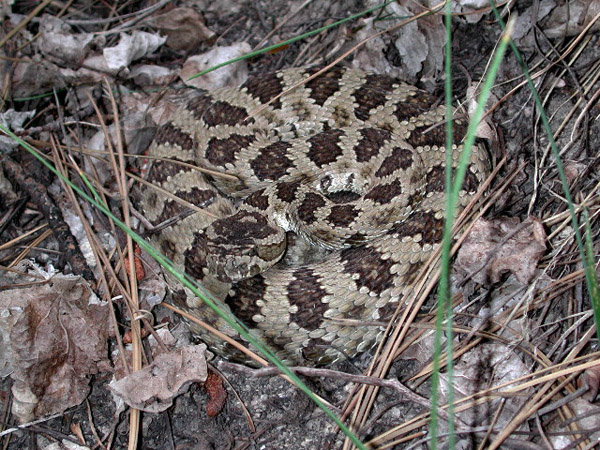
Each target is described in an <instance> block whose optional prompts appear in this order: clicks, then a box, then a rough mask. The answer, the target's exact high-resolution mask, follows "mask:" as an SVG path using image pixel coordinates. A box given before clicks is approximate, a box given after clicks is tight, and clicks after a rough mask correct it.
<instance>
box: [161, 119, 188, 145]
mask: <svg viewBox="0 0 600 450" xmlns="http://www.w3.org/2000/svg"><path fill="white" fill-rule="evenodd" d="M154 143H155V144H157V145H163V144H169V145H170V146H176V145H177V146H179V147H181V148H182V149H183V150H191V149H192V148H194V141H193V140H192V138H191V137H190V135H189V134H186V133H184V132H183V131H181V130H180V129H179V128H176V127H175V126H174V125H173V124H172V123H171V122H169V123H167V124H165V125H163V126H162V127H160V130H158V133H156V137H155V138H154Z"/></svg>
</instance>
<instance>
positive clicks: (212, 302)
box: [0, 125, 366, 450]
mask: <svg viewBox="0 0 600 450" xmlns="http://www.w3.org/2000/svg"><path fill="white" fill-rule="evenodd" d="M0 131H2V132H4V133H5V134H6V135H7V136H9V137H10V138H11V139H13V140H14V141H15V142H17V143H18V144H19V145H21V147H23V148H24V149H26V150H27V151H28V152H30V153H31V154H32V155H33V156H34V157H36V158H37V159H38V160H39V161H40V162H41V163H42V164H44V166H46V167H47V168H48V169H49V170H50V171H52V172H53V173H54V174H55V175H56V176H57V177H59V178H60V179H61V180H62V181H63V182H64V183H66V184H68V185H69V186H70V187H71V189H73V191H75V192H76V193H77V194H78V195H79V196H80V197H81V198H83V199H84V200H85V201H87V202H89V203H90V204H92V205H94V206H95V207H96V208H98V209H99V210H100V211H101V212H102V213H104V214H105V215H106V216H107V217H108V218H110V219H111V220H112V221H113V222H114V224H115V225H117V226H118V227H119V228H120V229H121V230H123V231H124V232H126V233H127V234H128V235H129V236H130V237H131V239H133V240H134V241H135V242H136V243H137V244H138V245H139V246H140V247H141V248H142V249H143V250H145V251H146V252H148V253H149V254H150V255H152V257H154V258H155V259H156V261H157V262H158V263H159V264H160V265H161V266H163V268H164V269H165V270H166V271H168V272H169V273H170V274H171V275H172V276H173V277H174V278H176V279H177V280H178V281H179V282H181V283H182V284H184V285H185V286H186V287H188V288H189V289H190V290H191V291H192V292H193V293H194V295H196V296H197V297H198V298H200V299H201V300H202V301H203V302H204V303H205V304H206V305H207V306H208V307H210V308H211V309H212V310H213V311H214V312H215V313H216V314H218V315H219V316H220V317H221V318H223V319H224V320H226V321H227V322H228V323H229V324H230V325H231V326H232V327H234V328H235V329H236V330H237V331H238V332H239V333H240V335H242V336H243V337H244V338H245V339H246V340H248V342H250V343H251V344H252V345H253V346H254V347H256V348H257V349H258V350H259V351H260V352H261V353H262V354H263V355H264V356H265V358H267V359H268V360H269V361H270V362H271V363H273V365H275V366H276V367H277V368H278V369H279V370H281V372H283V373H284V374H285V375H287V376H288V377H289V378H290V380H292V381H293V382H294V384H295V385H296V386H297V387H298V388H299V389H300V390H301V391H302V392H304V393H305V394H306V395H307V396H309V397H310V399H311V400H312V401H313V402H314V403H315V404H317V406H319V407H320V408H321V409H322V410H323V411H324V412H325V414H327V415H328V416H329V417H330V418H331V419H332V420H333V421H334V422H335V423H336V424H337V426H338V427H339V428H340V429H341V430H342V431H343V432H344V434H346V436H348V438H349V439H350V440H351V441H352V443H353V444H354V445H356V447H357V448H359V449H361V450H366V447H365V446H364V444H363V443H362V442H360V440H359V439H358V438H357V437H356V436H355V435H354V433H352V431H350V429H349V428H348V427H347V426H346V425H345V424H344V423H343V422H342V421H341V420H340V419H339V418H338V417H337V416H336V415H335V414H334V413H333V412H332V411H331V410H329V408H327V407H326V406H325V404H324V403H323V402H322V401H321V400H320V399H319V398H317V397H316V396H315V395H314V394H313V393H312V392H311V390H310V389H309V388H308V386H306V385H305V384H304V383H303V382H302V381H301V380H300V378H298V376H296V374H295V373H294V372H292V371H291V370H290V369H288V368H287V367H286V366H285V364H283V363H282V362H281V361H280V360H279V359H278V358H277V357H276V356H275V355H274V353H273V352H272V351H271V350H270V349H269V348H268V347H267V346H266V345H264V344H263V343H262V342H260V341H258V340H257V339H256V338H254V337H253V336H252V335H251V334H249V333H248V331H247V328H246V327H245V326H243V324H241V323H240V322H239V321H238V320H237V319H236V318H235V317H234V316H232V315H229V314H226V313H225V312H224V311H223V310H221V309H220V308H219V307H218V306H217V301H216V299H214V298H213V297H212V296H211V295H210V293H208V292H202V291H200V290H199V289H198V288H197V285H196V283H190V281H189V279H188V277H187V276H186V275H185V274H182V273H181V272H180V271H179V270H178V269H177V268H176V267H174V266H173V264H172V263H171V261H169V260H168V259H167V258H165V257H164V256H163V255H162V254H161V253H160V252H158V251H157V250H156V249H155V248H154V247H152V245H150V244H149V243H148V242H146V241H145V240H144V239H143V238H142V237H141V236H140V235H138V234H137V233H135V232H133V231H132V230H131V229H130V228H128V227H127V225H125V223H124V222H122V221H120V220H119V219H117V217H115V216H114V215H113V214H112V213H111V212H110V210H109V209H108V208H107V207H106V206H105V205H103V204H101V203H99V202H97V201H95V200H94V198H92V197H90V196H89V195H87V194H86V193H85V192H84V191H83V190H82V189H81V188H79V187H78V186H76V185H75V184H73V183H72V182H71V180H69V179H67V178H66V177H64V176H63V174H61V173H60V171H58V170H57V169H56V167H54V165H53V164H52V163H51V162H50V161H48V160H47V159H46V158H44V157H43V156H42V155H41V154H40V153H39V152H38V151H37V150H36V149H34V148H33V147H31V146H30V145H29V144H28V143H27V142H25V141H24V140H22V139H21V138H20V137H18V136H17V135H15V134H14V133H13V132H11V131H10V130H9V129H8V128H6V127H5V126H3V125H0ZM90 186H91V185H90Z"/></svg>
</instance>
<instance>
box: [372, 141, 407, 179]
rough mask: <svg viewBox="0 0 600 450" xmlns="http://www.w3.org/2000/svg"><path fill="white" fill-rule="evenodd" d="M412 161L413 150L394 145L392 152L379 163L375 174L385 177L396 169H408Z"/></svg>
mask: <svg viewBox="0 0 600 450" xmlns="http://www.w3.org/2000/svg"><path fill="white" fill-rule="evenodd" d="M413 162H414V159H413V152H412V151H410V150H408V149H406V148H401V147H395V148H394V149H393V150H392V154H391V155H390V156H388V157H387V158H385V159H384V160H383V162H382V163H381V166H380V167H379V169H377V172H375V175H376V176H378V177H385V176H388V175H391V174H393V173H394V172H395V171H396V170H398V169H402V170H406V169H408V168H409V167H410V166H411V165H412V164H413Z"/></svg>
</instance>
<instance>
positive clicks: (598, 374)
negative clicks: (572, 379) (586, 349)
mask: <svg viewBox="0 0 600 450" xmlns="http://www.w3.org/2000/svg"><path fill="white" fill-rule="evenodd" d="M577 384H578V386H580V387H581V386H585V387H587V388H588V391H587V392H586V393H585V394H583V398H584V399H585V400H587V401H588V402H593V401H594V400H596V397H597V396H598V391H599V390H600V367H598V366H596V367H591V368H589V369H587V370H586V371H585V372H583V374H582V375H581V376H580V377H579V379H578V380H577Z"/></svg>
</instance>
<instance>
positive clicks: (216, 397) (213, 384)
mask: <svg viewBox="0 0 600 450" xmlns="http://www.w3.org/2000/svg"><path fill="white" fill-rule="evenodd" d="M204 388H205V389H206V392H207V393H208V397H209V400H208V403H207V404H206V415H207V416H209V417H215V416H216V415H217V414H219V413H220V412H221V410H222V409H223V407H224V406H225V402H226V401H227V391H226V390H225V388H224V387H223V380H222V379H221V377H220V376H219V375H217V374H216V373H214V372H209V373H208V377H207V378H206V381H205V382H204Z"/></svg>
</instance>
